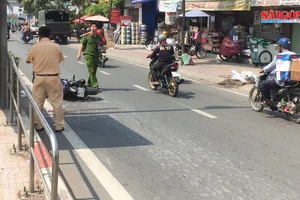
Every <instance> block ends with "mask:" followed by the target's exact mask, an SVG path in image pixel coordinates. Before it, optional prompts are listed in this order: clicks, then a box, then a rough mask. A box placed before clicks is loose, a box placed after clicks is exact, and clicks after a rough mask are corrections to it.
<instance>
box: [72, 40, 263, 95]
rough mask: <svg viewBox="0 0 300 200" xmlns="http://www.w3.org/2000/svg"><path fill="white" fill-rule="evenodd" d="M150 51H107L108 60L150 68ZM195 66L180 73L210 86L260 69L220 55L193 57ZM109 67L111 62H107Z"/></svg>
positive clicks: (124, 48) (124, 47) (118, 47)
mask: <svg viewBox="0 0 300 200" xmlns="http://www.w3.org/2000/svg"><path fill="white" fill-rule="evenodd" d="M79 45H80V44H78V43H73V42H72V43H71V44H69V45H68V46H70V47H71V48H74V49H78V48H79ZM149 53H150V51H147V50H146V48H145V46H144V45H115V48H114V49H108V50H107V56H108V58H110V57H111V58H115V59H119V60H123V61H127V62H131V63H135V64H139V65H143V66H145V67H148V64H149V62H150V59H148V58H146V57H147V55H148V54H149ZM193 60H194V62H195V65H186V66H180V73H181V75H182V76H183V77H185V78H189V79H193V80H197V81H203V82H206V83H208V84H213V85H218V84H219V83H221V82H223V81H224V80H228V79H230V78H231V76H232V73H231V71H232V70H235V71H237V72H239V73H241V72H242V71H251V72H253V73H254V74H256V75H258V74H259V71H260V68H259V67H255V66H254V65H253V64H245V63H238V62H231V61H222V60H221V59H220V58H219V56H218V54H208V56H207V57H206V58H205V59H198V58H197V57H195V56H194V57H193ZM107 64H108V65H109V61H108V62H107ZM226 83H228V85H222V87H226V88H234V89H238V90H239V91H241V92H243V93H248V92H249V90H250V89H251V88H252V86H253V85H252V84H245V85H244V86H241V85H242V83H241V82H238V83H237V84H236V85H232V84H231V83H229V81H226Z"/></svg>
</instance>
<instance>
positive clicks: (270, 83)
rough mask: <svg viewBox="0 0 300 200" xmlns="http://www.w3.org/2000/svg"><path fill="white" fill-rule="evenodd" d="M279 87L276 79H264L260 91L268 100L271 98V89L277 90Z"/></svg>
mask: <svg viewBox="0 0 300 200" xmlns="http://www.w3.org/2000/svg"><path fill="white" fill-rule="evenodd" d="M278 87H279V85H278V84H277V83H276V80H275V79H273V80H267V81H263V82H262V83H261V85H260V91H261V93H262V95H263V97H264V98H265V99H267V100H270V99H271V89H273V90H275V89H277V88H278Z"/></svg>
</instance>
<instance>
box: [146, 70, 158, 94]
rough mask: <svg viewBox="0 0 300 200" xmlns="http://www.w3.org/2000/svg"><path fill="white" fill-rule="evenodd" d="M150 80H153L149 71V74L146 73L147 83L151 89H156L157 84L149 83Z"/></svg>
mask: <svg viewBox="0 0 300 200" xmlns="http://www.w3.org/2000/svg"><path fill="white" fill-rule="evenodd" d="M152 81H153V77H152V73H151V71H150V72H149V74H148V83H149V86H150V88H151V90H156V89H157V85H152V84H151V82H152Z"/></svg>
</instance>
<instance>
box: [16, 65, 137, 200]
mask: <svg viewBox="0 0 300 200" xmlns="http://www.w3.org/2000/svg"><path fill="white" fill-rule="evenodd" d="M20 71H21V70H20ZM22 74H24V73H22ZM23 78H24V79H25V80H24V81H25V82H26V84H27V85H28V87H29V88H32V83H31V82H30V80H29V79H28V78H27V77H26V76H25V75H23ZM44 108H45V110H46V111H47V113H48V114H49V116H51V117H52V116H53V114H52V113H51V112H49V111H50V110H53V107H52V106H51V104H50V103H49V102H48V100H46V101H45V104H44ZM64 128H65V130H64V131H63V132H62V133H63V134H64V136H65V137H66V138H67V139H68V140H69V142H70V144H71V145H72V146H73V148H74V151H76V152H77V154H78V155H79V156H80V157H81V159H82V160H83V161H84V162H85V164H86V166H88V167H89V169H90V170H91V172H92V173H93V174H94V175H95V177H96V178H97V179H98V181H99V182H100V183H101V184H102V186H103V187H104V188H105V190H106V191H107V192H108V193H109V195H110V196H111V198H112V199H113V200H120V199H122V200H133V198H132V196H131V195H130V194H129V193H128V192H127V191H126V190H125V188H124V187H123V186H122V185H121V184H120V183H119V182H118V180H117V179H116V178H115V177H114V176H113V175H112V174H111V173H110V171H109V170H108V169H107V168H106V167H105V166H104V165H103V164H102V163H101V161H100V160H99V159H98V158H97V156H96V155H95V154H94V153H93V152H92V151H91V150H90V149H89V148H88V146H86V144H85V143H84V142H83V141H82V140H81V139H80V138H79V137H78V135H77V134H76V133H75V132H74V130H73V129H72V128H71V127H70V126H69V125H68V124H67V123H66V122H65V127H64ZM110 167H111V168H112V166H111V165H110Z"/></svg>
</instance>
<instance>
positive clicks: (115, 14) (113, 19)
mask: <svg viewBox="0 0 300 200" xmlns="http://www.w3.org/2000/svg"><path fill="white" fill-rule="evenodd" d="M120 16H121V11H120V9H119V8H112V9H111V14H110V23H111V24H118V23H120Z"/></svg>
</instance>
